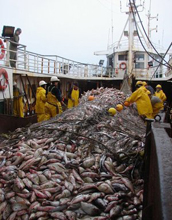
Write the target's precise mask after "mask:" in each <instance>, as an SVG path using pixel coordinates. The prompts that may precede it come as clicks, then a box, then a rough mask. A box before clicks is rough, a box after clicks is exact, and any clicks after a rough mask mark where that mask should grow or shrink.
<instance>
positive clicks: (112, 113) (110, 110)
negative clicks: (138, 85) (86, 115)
mask: <svg viewBox="0 0 172 220" xmlns="http://www.w3.org/2000/svg"><path fill="white" fill-rule="evenodd" d="M108 112H109V114H110V115H115V114H116V109H115V108H110V109H109V110H108Z"/></svg>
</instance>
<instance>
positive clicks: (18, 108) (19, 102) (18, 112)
mask: <svg viewBox="0 0 172 220" xmlns="http://www.w3.org/2000/svg"><path fill="white" fill-rule="evenodd" d="M13 96H14V97H13V113H14V116H17V117H21V118H24V112H23V107H24V105H23V93H22V92H21V91H20V89H19V88H18V87H17V83H16V82H14V84H13Z"/></svg>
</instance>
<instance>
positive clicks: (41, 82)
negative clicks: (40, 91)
mask: <svg viewBox="0 0 172 220" xmlns="http://www.w3.org/2000/svg"><path fill="white" fill-rule="evenodd" d="M46 84H47V83H46V82H45V81H44V80H41V81H40V82H39V86H43V85H46Z"/></svg>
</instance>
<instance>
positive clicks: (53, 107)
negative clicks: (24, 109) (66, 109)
mask: <svg viewBox="0 0 172 220" xmlns="http://www.w3.org/2000/svg"><path fill="white" fill-rule="evenodd" d="M45 112H46V114H47V115H48V119H50V118H52V117H55V116H56V115H57V114H61V113H62V112H63V111H62V106H61V103H60V102H59V101H58V100H57V98H56V97H55V95H53V94H52V93H51V92H48V94H47V103H46V104H45Z"/></svg>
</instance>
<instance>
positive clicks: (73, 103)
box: [67, 89, 79, 108]
mask: <svg viewBox="0 0 172 220" xmlns="http://www.w3.org/2000/svg"><path fill="white" fill-rule="evenodd" d="M72 99H73V100H74V101H72ZM78 104H79V89H77V90H75V89H72V92H71V99H70V98H68V105H67V107H68V108H72V107H75V106H78Z"/></svg>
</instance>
